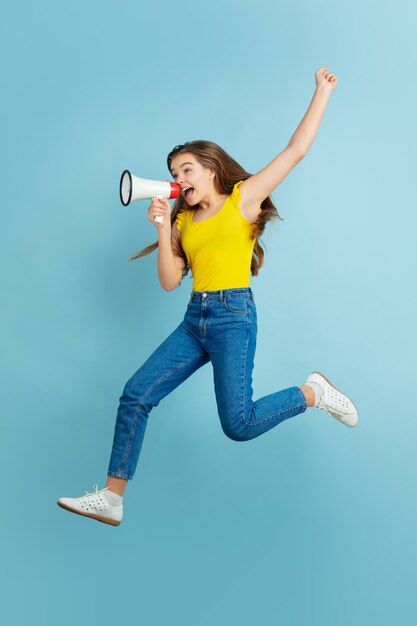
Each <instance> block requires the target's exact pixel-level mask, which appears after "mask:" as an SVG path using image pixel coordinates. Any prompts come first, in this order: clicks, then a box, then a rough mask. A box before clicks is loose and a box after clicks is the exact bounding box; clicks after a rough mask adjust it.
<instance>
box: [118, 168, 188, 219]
mask: <svg viewBox="0 0 417 626" xmlns="http://www.w3.org/2000/svg"><path fill="white" fill-rule="evenodd" d="M180 190H181V187H180V185H178V183H171V182H169V181H165V182H164V181H161V180H151V179H149V178H139V177H138V176H133V174H131V173H130V172H129V170H124V172H123V173H122V176H121V178H120V201H121V203H122V204H123V205H124V206H127V205H128V204H130V202H132V201H134V200H143V199H146V198H148V199H150V198H158V199H159V200H162V199H166V198H176V197H177V196H178V195H179V193H180ZM167 206H168V207H169V206H170V204H169V202H166V204H165V203H164V204H163V205H162V206H160V205H155V206H154V209H161V208H162V207H165V209H166V208H167ZM151 207H152V204H151V206H150V207H149V210H148V217H150V214H149V211H150V209H151ZM153 221H154V222H157V223H160V224H161V223H163V221H164V216H163V214H162V215H161V214H160V213H158V212H156V214H155V216H154V217H153Z"/></svg>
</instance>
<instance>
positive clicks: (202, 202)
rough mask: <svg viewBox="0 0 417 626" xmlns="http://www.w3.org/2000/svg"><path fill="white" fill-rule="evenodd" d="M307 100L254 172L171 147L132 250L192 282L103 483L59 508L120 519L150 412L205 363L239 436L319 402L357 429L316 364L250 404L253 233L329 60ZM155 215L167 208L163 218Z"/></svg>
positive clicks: (318, 97)
mask: <svg viewBox="0 0 417 626" xmlns="http://www.w3.org/2000/svg"><path fill="white" fill-rule="evenodd" d="M315 80H316V89H315V92H314V95H313V98H312V101H311V103H310V106H309V108H308V110H307V113H306V114H305V116H304V118H303V119H302V121H301V123H300V125H299V126H298V128H297V129H296V131H295V133H294V134H293V136H292V137H291V139H290V141H289V143H288V145H287V147H286V148H285V149H284V150H283V151H282V152H281V153H280V154H278V156H277V157H275V159H273V161H271V163H269V164H268V165H267V166H266V167H264V168H263V169H262V170H260V171H259V172H258V173H257V174H254V175H251V174H249V173H248V172H246V171H245V170H244V169H243V168H242V167H241V166H240V165H239V164H238V163H237V162H236V161H235V160H234V159H232V158H231V157H230V156H229V155H228V154H227V153H226V152H225V151H224V150H223V149H222V148H221V147H220V146H218V145H217V144H215V143H213V142H210V141H191V142H187V143H186V144H183V145H180V146H176V147H175V148H174V149H173V150H172V151H171V152H170V153H169V155H168V159H167V163H168V169H169V171H170V173H171V175H172V176H173V178H174V180H175V181H176V182H177V183H178V184H179V185H180V186H181V194H180V196H179V197H178V198H177V200H176V202H175V204H174V207H173V210H172V212H171V206H170V204H169V202H168V200H166V199H157V198H153V199H152V203H151V205H150V206H149V209H148V219H149V220H150V221H151V222H152V223H153V224H154V225H155V227H156V228H157V232H158V242H157V243H155V244H153V245H151V246H148V248H145V249H144V250H142V251H141V252H139V253H137V254H136V255H135V256H133V257H132V259H133V258H139V257H141V256H144V255H145V254H149V252H152V251H153V250H155V248H158V249H159V250H158V277H159V280H160V283H161V285H162V287H163V288H164V289H165V290H166V291H171V290H172V289H175V288H176V287H177V286H178V285H179V284H180V283H181V280H182V278H183V277H184V276H185V275H186V274H187V273H188V271H189V269H191V271H192V275H193V280H194V282H193V288H192V291H191V295H190V299H189V302H188V306H187V310H186V312H185V315H184V319H183V321H182V322H181V323H180V325H179V326H178V327H177V328H176V329H175V330H174V331H173V332H172V333H171V334H170V335H169V336H168V337H167V339H165V341H163V342H162V344H161V345H160V346H159V347H158V348H157V349H156V350H155V351H154V352H153V354H151V356H150V357H149V358H148V360H147V361H145V363H144V364H143V365H142V366H141V367H140V368H139V369H138V370H137V372H136V373H135V374H134V375H133V376H132V377H131V378H130V380H128V382H127V383H126V385H125V388H124V390H123V394H122V396H121V398H120V403H119V409H118V413H117V419H116V425H115V431H114V439H113V448H112V452H111V458H110V463H109V467H108V472H107V482H106V484H105V487H104V488H103V489H101V490H99V489H98V485H94V487H95V491H94V492H92V493H89V492H88V491H86V492H85V495H83V496H80V497H78V498H60V499H59V500H58V504H59V506H61V507H63V508H65V509H67V510H69V511H72V512H73V513H78V514H81V515H84V516H86V517H90V518H93V519H96V520H99V521H101V522H105V523H106V524H112V525H114V526H117V525H119V524H120V522H121V521H122V517H123V493H124V491H125V488H126V485H127V481H128V480H132V478H133V475H134V473H135V470H136V466H137V463H138V459H139V454H140V451H141V447H142V442H143V438H144V435H145V429H146V424H147V420H148V415H149V413H150V411H151V410H152V409H153V407H155V406H158V404H159V402H160V401H161V400H162V398H165V396H167V395H168V394H169V393H170V392H171V391H173V390H174V389H176V387H178V385H180V384H181V383H182V382H183V381H184V380H186V379H187V378H188V377H189V376H191V374H193V373H194V372H195V371H196V370H197V369H198V368H200V367H201V366H202V365H205V364H206V363H208V362H209V361H211V363H212V366H213V377H214V390H215V395H216V402H217V409H218V414H219V417H220V423H221V426H222V429H223V431H224V432H225V434H226V435H227V436H228V437H230V438H231V439H233V440H235V441H246V440H248V439H253V438H255V437H258V436H259V435H261V434H262V433H264V432H266V431H268V430H270V429H271V428H273V427H274V426H276V425H277V424H280V423H281V422H283V421H284V420H286V419H288V418H290V417H293V416H294V415H298V414H299V413H303V412H304V411H305V410H306V409H307V407H312V406H314V407H316V410H318V409H323V410H324V411H326V412H327V413H329V414H330V415H331V416H332V417H335V418H336V419H337V420H339V421H340V422H342V423H343V424H346V425H347V426H349V427H353V426H355V425H356V424H357V422H358V419H359V416H358V411H357V409H356V407H355V406H354V404H353V402H352V401H351V400H350V399H349V398H348V397H347V396H346V395H344V394H343V393H341V392H340V391H339V390H338V389H336V387H334V385H333V384H332V383H331V382H330V381H329V380H328V379H327V378H326V377H325V376H323V375H322V374H320V373H319V372H313V373H311V374H310V375H309V376H308V377H307V379H306V381H305V383H304V384H303V385H302V386H300V387H298V386H294V387H289V388H288V389H283V390H281V391H275V392H274V393H271V394H270V395H267V396H264V397H263V398H259V399H258V400H256V401H253V400H252V395H253V390H252V371H253V363H254V356H255V347H256V334H257V318H256V306H255V301H254V297H253V293H252V290H251V288H250V274H251V273H252V275H257V274H258V270H259V269H260V267H261V266H262V264H263V256H264V255H263V250H262V248H261V246H260V245H259V242H258V239H259V236H260V235H261V234H262V233H263V232H264V229H265V225H266V223H267V222H268V221H269V220H271V219H273V218H279V219H281V218H280V216H279V215H278V212H277V210H276V208H275V206H274V204H273V202H272V200H271V198H270V194H271V193H272V191H273V190H274V189H276V187H278V185H279V184H280V183H281V182H282V180H283V179H284V178H285V177H286V176H287V174H288V173H289V172H290V171H291V170H292V169H293V168H294V167H295V166H296V165H297V163H299V161H300V160H301V159H302V158H303V157H304V156H305V155H306V154H307V152H308V150H309V149H310V146H311V144H312V142H313V140H314V137H315V135H316V133H317V130H318V127H319V124H320V121H321V118H322V115H323V112H324V110H325V108H326V105H327V103H328V100H329V97H330V94H331V93H332V91H333V90H334V89H335V88H336V86H337V82H338V80H337V77H336V76H335V75H334V74H333V73H332V72H329V71H328V70H327V66H324V67H322V68H320V69H319V70H317V72H316V73H315ZM156 216H163V221H162V222H161V223H159V222H155V221H154V219H155V217H156Z"/></svg>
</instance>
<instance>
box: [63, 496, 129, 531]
mask: <svg viewBox="0 0 417 626" xmlns="http://www.w3.org/2000/svg"><path fill="white" fill-rule="evenodd" d="M57 505H58V506H60V507H61V508H62V509H66V510H67V511H71V513H76V514H77V515H82V516H83V517H91V518H92V519H96V520H97V521H98V522H103V524H110V526H119V524H121V521H118V520H115V519H109V518H108V517H102V516H101V515H94V513H81V511H77V510H76V509H72V508H71V507H70V506H67V505H66V504H62V502H58V501H57Z"/></svg>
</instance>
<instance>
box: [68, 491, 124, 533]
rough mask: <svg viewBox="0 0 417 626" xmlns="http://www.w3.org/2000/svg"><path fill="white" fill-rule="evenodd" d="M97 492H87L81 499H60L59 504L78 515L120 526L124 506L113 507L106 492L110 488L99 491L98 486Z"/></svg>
mask: <svg viewBox="0 0 417 626" xmlns="http://www.w3.org/2000/svg"><path fill="white" fill-rule="evenodd" d="M93 486H94V487H95V491H94V492H93V493H89V492H88V491H86V492H85V494H86V495H84V496H80V497H79V498H59V500H57V504H58V505H59V506H61V507H62V508H63V509H67V511H71V512H72V513H78V515H85V516H86V517H92V518H93V519H96V520H98V521H99V522H104V523H105V524H111V525H112V526H118V525H119V524H120V522H121V521H122V517H123V504H121V505H120V506H112V505H111V504H110V502H109V501H108V498H107V496H106V494H105V493H104V491H106V489H109V487H104V489H100V491H99V490H98V485H93Z"/></svg>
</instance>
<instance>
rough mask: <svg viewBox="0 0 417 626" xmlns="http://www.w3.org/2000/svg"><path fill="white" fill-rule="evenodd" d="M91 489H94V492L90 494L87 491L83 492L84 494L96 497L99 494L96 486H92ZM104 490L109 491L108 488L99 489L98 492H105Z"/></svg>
mask: <svg viewBox="0 0 417 626" xmlns="http://www.w3.org/2000/svg"><path fill="white" fill-rule="evenodd" d="M93 487H94V488H95V491H92V492H91V493H90V492H89V491H84V493H85V494H86V495H87V496H96V495H97V494H98V493H99V490H98V485H97V484H96V485H93ZM106 489H110V487H103V489H100V491H105V490H106ZM83 498H85V496H83Z"/></svg>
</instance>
